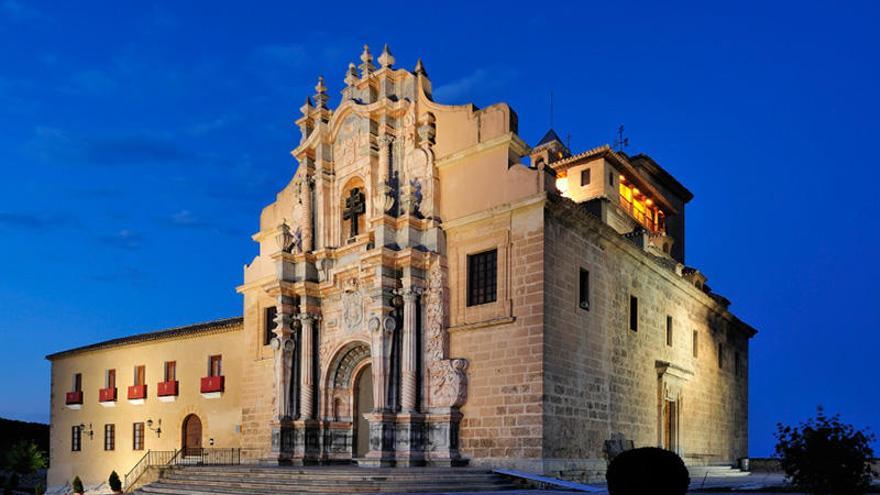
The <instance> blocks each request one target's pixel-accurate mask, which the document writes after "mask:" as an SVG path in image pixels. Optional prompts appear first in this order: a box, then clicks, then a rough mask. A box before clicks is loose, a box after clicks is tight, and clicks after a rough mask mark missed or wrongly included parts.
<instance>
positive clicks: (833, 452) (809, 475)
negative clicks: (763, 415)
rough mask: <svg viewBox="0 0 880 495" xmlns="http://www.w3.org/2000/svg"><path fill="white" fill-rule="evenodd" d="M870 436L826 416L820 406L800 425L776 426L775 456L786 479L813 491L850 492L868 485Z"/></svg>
mask: <svg viewBox="0 0 880 495" xmlns="http://www.w3.org/2000/svg"><path fill="white" fill-rule="evenodd" d="M874 438H875V437H874V435H873V434H872V433H869V432H863V431H860V430H857V429H856V428H855V427H853V426H852V425H849V424H846V423H842V422H841V421H840V416H839V415H836V414H835V415H834V416H831V417H828V416H826V415H825V412H824V411H823V410H822V408H821V407H819V408H818V411H817V414H816V418H810V419H808V420H807V421H806V422H804V423H801V424H800V426H795V427H792V426H785V425H783V424H781V423H780V424H778V425H777V431H776V440H777V442H776V455H777V456H778V457H779V458H780V462H781V464H782V470H783V471H785V474H786V476H787V477H788V480H789V481H790V482H791V483H792V484H793V485H795V486H797V487H798V488H800V489H802V490H806V491H808V492H810V493H814V494H826V493H833V494H840V495H854V494H861V493H865V492H866V491H867V490H868V487H870V486H871V475H872V474H873V473H872V470H871V458H873V457H874V451H873V450H872V449H871V442H872V441H873V440H874Z"/></svg>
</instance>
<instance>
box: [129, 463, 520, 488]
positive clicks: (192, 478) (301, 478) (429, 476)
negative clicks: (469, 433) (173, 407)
mask: <svg viewBox="0 0 880 495" xmlns="http://www.w3.org/2000/svg"><path fill="white" fill-rule="evenodd" d="M522 488H523V485H522V484H520V483H518V482H516V481H513V480H510V479H508V478H505V477H503V476H500V475H498V474H496V473H493V472H491V471H488V470H486V469H479V468H431V467H426V468H361V467H357V466H351V465H346V466H321V467H303V468H299V467H280V466H253V465H240V466H178V467H176V468H174V469H171V470H168V471H166V472H165V473H164V474H163V476H162V478H161V479H160V480H159V481H157V482H155V483H151V484H149V485H146V486H143V487H141V488H140V489H139V490H138V491H137V493H141V494H144V495H148V494H152V495H259V494H265V493H278V494H282V495H293V494H295V493H315V494H318V493H378V492H383V493H416V492H445V493H450V492H462V491H470V492H482V491H499V490H516V489H522Z"/></svg>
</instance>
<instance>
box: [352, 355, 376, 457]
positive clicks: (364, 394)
mask: <svg viewBox="0 0 880 495" xmlns="http://www.w3.org/2000/svg"><path fill="white" fill-rule="evenodd" d="M354 383H355V385H354V389H353V390H352V395H353V397H352V398H353V399H354V401H353V402H354V439H355V440H354V452H353V453H354V457H355V459H361V458H363V457H364V456H365V455H367V452H368V451H369V450H370V424H369V423H368V422H367V419H366V418H365V417H364V414H365V413H368V412H370V411H372V410H373V370H372V365H369V364H368V365H366V366H364V367H362V368H361V369H360V373H359V374H358V376H357V377H356V378H355V382H354Z"/></svg>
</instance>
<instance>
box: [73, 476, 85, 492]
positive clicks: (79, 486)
mask: <svg viewBox="0 0 880 495" xmlns="http://www.w3.org/2000/svg"><path fill="white" fill-rule="evenodd" d="M70 487H71V488H73V493H83V492H84V491H85V490H84V489H83V482H82V480H81V479H79V476H74V477H73V482H72V483H71V484H70Z"/></svg>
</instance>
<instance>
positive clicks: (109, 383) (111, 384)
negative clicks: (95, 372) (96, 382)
mask: <svg viewBox="0 0 880 495" xmlns="http://www.w3.org/2000/svg"><path fill="white" fill-rule="evenodd" d="M104 382H105V383H104V385H105V386H104V388H116V370H107V375H106V376H105V377H104Z"/></svg>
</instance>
